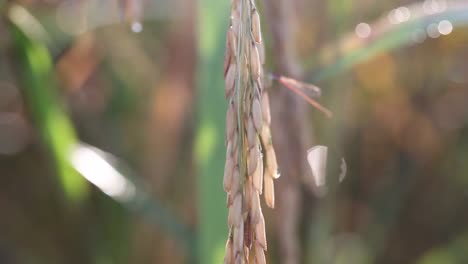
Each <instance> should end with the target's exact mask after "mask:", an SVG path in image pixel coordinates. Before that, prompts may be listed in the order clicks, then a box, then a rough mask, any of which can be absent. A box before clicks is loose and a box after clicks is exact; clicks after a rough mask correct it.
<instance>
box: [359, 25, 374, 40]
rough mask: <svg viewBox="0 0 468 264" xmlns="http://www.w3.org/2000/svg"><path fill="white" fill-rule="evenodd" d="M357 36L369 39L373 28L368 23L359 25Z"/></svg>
mask: <svg viewBox="0 0 468 264" xmlns="http://www.w3.org/2000/svg"><path fill="white" fill-rule="evenodd" d="M355 32H356V35H357V36H358V37H360V38H368V37H369V36H370V34H371V33H372V28H371V27H370V25H369V24H367V23H359V24H358V25H357V26H356V29H355Z"/></svg>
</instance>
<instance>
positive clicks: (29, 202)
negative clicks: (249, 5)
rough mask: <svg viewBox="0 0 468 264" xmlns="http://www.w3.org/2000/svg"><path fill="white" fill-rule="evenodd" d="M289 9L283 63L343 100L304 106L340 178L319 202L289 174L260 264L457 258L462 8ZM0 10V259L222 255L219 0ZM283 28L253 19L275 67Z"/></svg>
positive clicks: (464, 142) (222, 13) (334, 4)
mask: <svg viewBox="0 0 468 264" xmlns="http://www.w3.org/2000/svg"><path fill="white" fill-rule="evenodd" d="M258 4H259V5H260V9H261V14H264V13H265V12H267V11H268V10H269V9H268V6H265V5H268V4H269V1H264V2H259V3H258ZM282 8H283V9H284V10H288V14H289V15H290V17H289V18H290V19H291V21H289V22H290V23H288V24H290V25H289V27H281V28H282V29H283V30H284V29H286V30H289V31H288V34H287V35H288V36H290V38H292V39H286V40H283V41H285V42H286V43H287V42H288V41H290V42H291V43H294V49H295V54H293V55H292V58H293V60H294V65H295V67H297V68H298V69H300V70H298V71H300V72H302V77H303V80H304V81H308V82H312V83H314V84H316V85H318V86H320V87H321V88H322V94H323V96H322V98H321V99H320V101H321V103H322V104H324V105H326V106H327V107H328V108H330V109H331V110H332V111H333V112H334V117H333V118H332V119H328V118H326V117H324V116H323V115H322V114H320V113H319V112H318V111H316V110H315V109H312V108H308V111H307V113H304V114H303V115H301V116H299V117H295V118H298V119H299V120H300V121H301V122H303V123H304V124H305V125H306V126H307V127H309V128H310V130H311V132H310V135H309V136H310V137H311V138H312V140H313V144H325V145H327V146H329V147H330V148H331V149H332V152H334V153H336V154H338V155H339V156H343V157H344V158H345V159H346V161H347V164H348V175H347V177H346V179H345V181H344V182H343V183H341V184H340V185H338V186H331V188H330V189H331V190H332V191H330V192H329V193H328V194H327V195H326V196H324V197H321V198H319V197H317V196H316V195H315V193H314V191H313V188H309V186H308V184H307V176H304V177H305V179H304V180H301V181H300V183H299V184H300V186H299V187H298V188H297V189H296V192H297V193H296V194H297V195H298V197H300V210H299V211H298V212H297V217H298V219H299V224H298V225H296V226H294V228H295V233H297V235H296V237H295V239H297V241H298V243H297V245H298V246H297V247H298V248H297V249H296V250H294V252H295V254H298V256H295V257H294V258H288V257H285V256H286V255H285V254H287V253H288V252H285V251H284V250H281V248H283V247H285V248H287V247H288V243H289V241H286V239H284V238H282V237H281V235H280V234H282V232H283V231H284V230H280V229H279V227H280V226H281V225H278V222H281V221H289V219H290V218H289V217H287V216H286V215H282V211H281V209H279V210H266V221H267V226H268V231H267V233H268V238H269V244H270V245H269V251H268V259H269V262H270V263H320V264H322V263H346V264H352V263H356V264H365V263H389V264H390V263H416V264H438V263H447V264H451V263H468V254H467V253H466V248H467V247H468V226H467V225H466V223H468V165H467V164H468V162H466V160H468V107H467V105H468V90H467V87H466V86H467V84H468V63H467V62H468V48H467V45H466V43H467V42H468V30H467V23H468V1H461V0H459V1H456V0H453V1H449V0H447V1H444V0H438V1H435V0H426V1H423V2H417V1H409V0H394V1H376V0H330V1H319V0H290V1H287V2H285V1H283V4H282ZM0 10H1V16H2V19H1V20H0V58H1V59H0V263H2V264H3V263H5V264H13V263H34V264H35V263H51V264H53V263H96V264H107V263H221V261H222V258H223V255H224V243H225V240H226V237H227V226H226V218H227V210H226V208H225V194H224V192H223V189H222V175H223V168H224V160H225V157H224V155H225V154H224V153H225V147H224V118H225V109H226V103H225V100H224V94H223V93H224V88H223V85H224V84H223V76H222V70H221V69H222V65H223V64H222V63H223V60H224V57H223V56H224V48H225V35H224V34H225V29H226V26H227V21H228V14H229V1H227V0H226V1H220V0H198V1H192V0H172V1H169V0H153V1H150V0H17V1H13V0H11V1H6V0H3V1H0ZM279 27H280V26H278V25H277V23H275V20H274V19H273V20H272V19H271V18H270V19H263V28H264V30H265V35H266V43H267V44H266V46H267V47H266V48H267V58H268V59H267V70H268V71H277V70H278V69H279V70H281V69H282V67H281V66H278V64H279V63H281V62H280V61H281V60H280V59H277V58H278V57H281V56H283V54H279V52H278V50H275V48H274V47H275V45H274V44H273V43H272V42H274V41H275V38H274V34H272V32H275V30H277V29H278V28H279ZM279 74H281V72H279ZM271 89H281V88H280V87H277V86H273V87H272V88H271ZM274 95H275V93H274V92H273V96H274ZM277 96H278V94H277ZM275 107H279V106H275V105H272V108H275ZM273 112H275V111H273ZM275 127H276V129H277V131H276V132H275V130H273V140H274V137H275V133H280V131H279V129H283V128H282V127H281V124H277V125H275ZM284 131H287V133H290V136H292V137H294V135H295V133H296V132H297V131H291V129H290V128H288V127H284ZM281 144H282V145H284V144H288V142H282V143H281ZM91 146H93V147H91ZM304 147H305V148H309V147H312V145H311V146H304ZM98 149H99V150H98ZM79 150H87V151H91V152H92V153H97V154H98V155H97V156H88V159H85V160H84V161H85V162H84V163H83V162H81V161H83V160H81V159H78V160H76V159H75V158H76V157H78V158H80V157H81V156H79V155H78V154H79V153H81V154H82V153H89V152H83V151H81V152H79ZM103 151H105V152H103ZM277 151H280V152H281V151H282V150H281V149H277ZM297 151H298V152H300V150H297ZM77 153H78V154H77ZM110 153H111V154H110ZM77 155H78V156H77ZM295 155H297V156H298V157H303V159H304V161H305V159H306V153H296V154H295ZM280 156H281V155H280ZM89 157H92V158H89ZM101 157H102V158H103V159H102V161H101ZM99 162H101V163H99ZM103 162H104V163H105V164H110V165H111V166H112V167H110V168H109V167H106V166H104V165H102V164H103ZM280 164H281V161H280ZM103 166H104V167H103ZM103 168H104V169H103ZM113 169H115V171H114V170H113ZM106 172H107V174H109V175H114V176H115V177H116V178H113V179H114V180H116V181H117V180H120V181H121V182H123V183H122V186H124V187H125V188H124V187H122V188H123V189H122V190H120V191H121V192H112V190H113V189H112V190H110V189H108V188H107V187H109V186H107V187H106V185H105V184H106V183H109V182H104V185H103V182H102V181H99V179H102V178H103V177H105V175H104V174H106ZM281 173H282V178H280V180H279V182H278V185H281V184H282V182H283V181H284V182H286V181H287V177H288V171H281ZM107 174H106V175H107ZM96 177H97V178H96ZM119 177H120V178H119ZM114 187H115V186H114ZM106 188H107V189H106ZM109 190H110V191H109ZM282 198H283V197H281V193H279V194H278V196H277V199H278V200H281V199H282ZM292 259H295V262H294V261H291V260H292ZM288 260H289V261H288Z"/></svg>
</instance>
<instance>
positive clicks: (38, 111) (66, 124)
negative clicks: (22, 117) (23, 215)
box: [10, 13, 88, 202]
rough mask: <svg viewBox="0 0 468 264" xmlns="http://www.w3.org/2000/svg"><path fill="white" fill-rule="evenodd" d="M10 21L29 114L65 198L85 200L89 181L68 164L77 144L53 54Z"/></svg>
mask: <svg viewBox="0 0 468 264" xmlns="http://www.w3.org/2000/svg"><path fill="white" fill-rule="evenodd" d="M10 14H11V13H10ZM10 18H11V20H10V21H11V22H12V23H11V24H10V29H11V30H10V31H11V35H12V41H13V43H14V48H15V55H16V58H17V59H18V64H19V70H18V74H19V77H20V79H21V80H22V82H23V88H24V92H23V93H24V95H25V97H26V101H27V106H28V108H29V111H30V114H31V115H32V117H33V119H34V123H35V125H36V126H37V128H38V130H39V132H40V135H41V138H42V141H43V143H44V144H45V146H46V147H47V149H48V151H49V152H50V155H51V157H52V160H53V162H54V165H55V169H56V172H57V174H58V176H59V181H60V184H61V186H62V189H63V191H64V194H65V196H66V198H67V199H68V200H69V201H73V202H79V201H82V200H83V199H84V198H86V197H87V194H88V192H87V184H86V181H85V180H84V179H83V178H82V177H80V176H79V175H78V173H77V172H76V171H75V170H74V169H73V168H72V167H71V165H70V163H69V161H68V154H69V151H70V150H71V148H72V147H73V146H74V145H75V144H76V143H77V138H76V135H75V131H74V128H73V125H72V124H71V122H70V120H69V118H68V116H67V114H66V113H65V111H64V109H63V107H62V106H61V105H60V103H59V100H58V94H57V85H56V81H55V76H54V69H53V64H52V60H51V57H50V54H49V52H48V50H47V48H46V47H45V45H44V44H43V43H42V42H41V41H40V40H38V39H37V38H34V37H32V36H30V35H28V34H27V33H26V32H28V30H29V31H30V30H31V28H30V27H29V28H28V29H27V30H25V28H23V27H24V25H25V24H21V23H17V22H18V20H17V19H16V18H14V17H13V18H12V17H10ZM26 25H28V24H26Z"/></svg>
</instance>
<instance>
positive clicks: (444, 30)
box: [437, 20, 453, 35]
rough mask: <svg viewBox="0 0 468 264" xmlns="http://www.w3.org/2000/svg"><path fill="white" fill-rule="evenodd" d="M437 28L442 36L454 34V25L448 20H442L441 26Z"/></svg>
mask: <svg viewBox="0 0 468 264" xmlns="http://www.w3.org/2000/svg"><path fill="white" fill-rule="evenodd" d="M437 28H438V30H439V32H440V34H442V35H448V34H450V33H452V30H453V25H452V23H450V21H448V20H442V21H440V23H439V26H438V27H437Z"/></svg>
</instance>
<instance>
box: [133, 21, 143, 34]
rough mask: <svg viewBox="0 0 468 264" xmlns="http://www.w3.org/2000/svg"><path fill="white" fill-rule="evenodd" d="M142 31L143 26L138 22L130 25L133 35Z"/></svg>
mask: <svg viewBox="0 0 468 264" xmlns="http://www.w3.org/2000/svg"><path fill="white" fill-rule="evenodd" d="M142 30H143V25H142V24H141V23H140V22H133V23H132V31H133V32H134V33H140V32H141V31H142Z"/></svg>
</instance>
